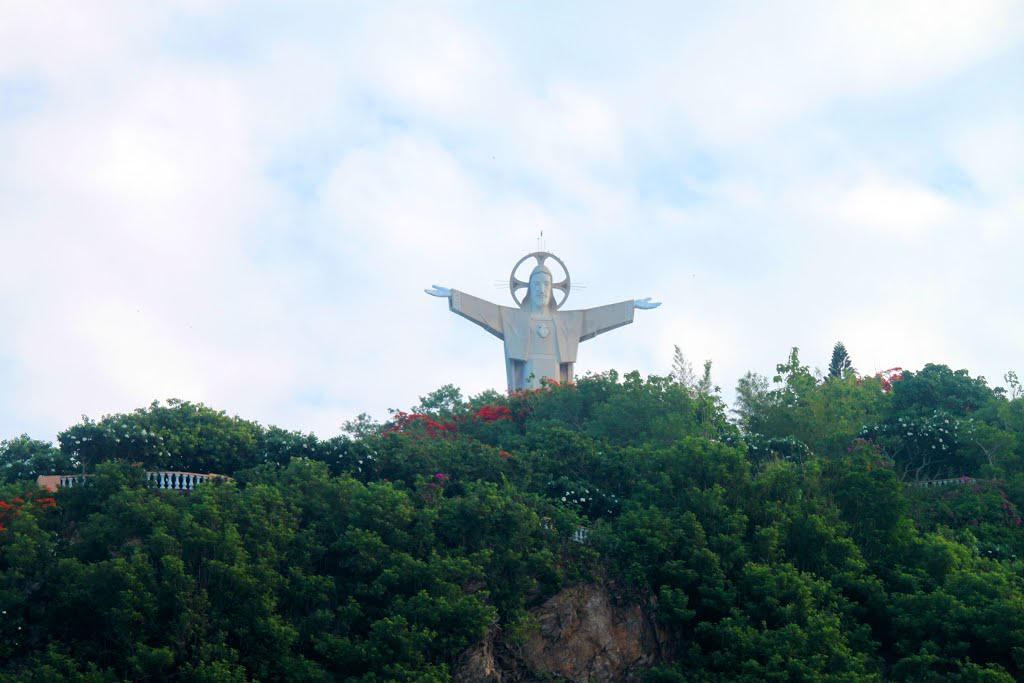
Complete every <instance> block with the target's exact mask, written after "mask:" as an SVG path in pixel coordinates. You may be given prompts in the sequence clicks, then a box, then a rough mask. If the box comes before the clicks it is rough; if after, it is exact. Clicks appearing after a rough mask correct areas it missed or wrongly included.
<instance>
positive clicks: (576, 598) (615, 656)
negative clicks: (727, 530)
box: [454, 584, 668, 683]
mask: <svg viewBox="0 0 1024 683" xmlns="http://www.w3.org/2000/svg"><path fill="white" fill-rule="evenodd" d="M650 612H651V610H650V609H649V608H648V607H645V606H641V605H639V604H637V603H635V602H629V601H627V600H624V599H623V598H622V597H621V596H620V595H618V594H617V593H616V592H615V591H614V589H612V588H610V587H609V586H607V585H605V584H584V585H580V586H574V587H572V588H567V589H565V590H563V591H562V592H560V593H558V594H557V595H555V596H554V597H552V598H551V599H549V600H548V601H547V602H545V603H544V604H543V605H541V606H540V607H538V608H536V609H534V610H531V612H530V615H531V616H532V617H533V618H534V619H535V620H536V622H537V624H538V625H539V626H538V627H537V628H535V629H531V631H530V633H529V634H528V636H527V639H526V641H525V642H522V643H521V644H520V645H518V646H516V645H514V644H511V643H507V642H504V640H503V639H502V637H501V635H500V634H499V633H497V631H495V632H494V633H492V634H491V635H490V636H488V637H487V638H485V639H484V640H483V641H481V642H480V643H477V644H476V645H474V646H473V647H471V648H470V649H469V650H467V651H466V652H465V653H464V654H463V657H462V661H461V663H460V665H459V667H458V668H457V670H456V671H455V675H454V680H455V681H459V682H462V683H469V682H470V681H473V682H480V683H513V682H516V683H518V682H520V681H522V682H527V681H552V680H566V681H579V682H580V683H589V682H591V681H593V682H595V683H599V682H604V681H628V680H631V679H632V678H633V677H634V676H635V674H637V673H638V672H639V671H641V670H643V669H645V668H647V667H650V666H652V665H654V664H656V663H658V662H659V661H662V660H663V659H665V658H666V657H667V656H668V652H667V647H668V634H667V633H666V632H665V631H664V629H662V628H661V627H659V626H658V625H657V624H656V623H655V621H654V619H653V616H652V614H651V613H650Z"/></svg>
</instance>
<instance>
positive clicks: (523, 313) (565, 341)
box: [448, 289, 634, 391]
mask: <svg viewBox="0 0 1024 683" xmlns="http://www.w3.org/2000/svg"><path fill="white" fill-rule="evenodd" d="M448 307H449V308H450V309H451V310H452V312H454V313H458V314H459V315H461V316H462V317H463V318H466V319H467V320H471V321H472V322H474V323H476V324H477V325H479V326H480V327H482V328H484V329H485V330H487V331H488V332H490V333H491V334H493V335H494V336H495V337H497V338H498V339H501V340H502V341H503V342H505V371H506V375H507V379H508V389H509V391H519V390H520V389H525V388H527V387H538V386H540V380H541V377H542V376H543V377H547V378H548V379H553V380H556V381H558V382H571V381H572V380H573V376H574V375H573V366H574V364H575V363H576V353H577V350H578V349H579V345H580V342H585V341H587V340H588V339H593V338H594V337H596V336H597V335H599V334H604V333H605V332H608V331H610V330H614V329H615V328H617V327H622V326H623V325H628V324H630V323H631V322H633V310H634V306H633V301H632V299H631V300H629V301H622V302H619V303H616V304H608V305H607V306H597V307H596V308H587V309H583V310H578V311H557V310H555V311H552V312H551V314H550V317H549V318H544V317H541V316H538V315H537V314H535V313H532V312H531V311H530V310H529V309H523V308H511V307H509V306H499V305H498V304H492V303H491V302H490V301H485V300H483V299H479V298H477V297H475V296H472V295H470V294H466V293H465V292H460V291H458V290H456V289H453V290H452V293H451V296H450V297H448ZM542 322H543V323H547V322H550V323H552V324H551V325H550V326H549V327H550V328H552V329H551V331H550V333H551V334H554V340H555V345H554V356H555V358H554V367H555V368H557V369H558V370H557V372H558V376H554V377H553V376H551V374H553V373H554V370H550V371H548V372H544V373H543V374H542V375H541V376H538V374H537V373H536V372H535V373H534V376H533V379H532V381H530V373H529V372H527V370H528V369H529V368H530V367H533V366H534V365H536V367H538V368H539V367H549V364H548V363H547V362H546V361H547V358H548V355H549V354H548V353H547V352H545V353H543V354H542V355H543V358H540V357H538V354H537V350H539V349H537V347H539V346H545V347H547V349H548V350H550V345H549V344H547V343H544V344H541V342H540V341H539V339H537V338H536V335H537V327H538V325H539V324H540V323H542ZM545 341H546V340H545ZM531 349H533V350H534V353H533V354H532V355H531ZM531 361H532V362H531Z"/></svg>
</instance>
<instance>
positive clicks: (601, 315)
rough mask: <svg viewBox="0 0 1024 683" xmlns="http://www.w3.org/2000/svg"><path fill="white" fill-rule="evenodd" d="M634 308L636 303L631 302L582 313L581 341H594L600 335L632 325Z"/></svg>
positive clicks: (621, 302) (622, 302)
mask: <svg viewBox="0 0 1024 683" xmlns="http://www.w3.org/2000/svg"><path fill="white" fill-rule="evenodd" d="M634 308H636V303H635V302H634V301H632V300H630V301H620V302H619V303H617V304H608V305H607V306H597V307H596V308H588V309H586V310H583V311H580V312H581V313H582V314H583V327H582V329H581V330H580V341H587V340H588V339H593V338H594V337H596V336H597V335H599V334H604V333H605V332H610V331H612V330H614V329H615V328H617V327H622V326H623V325H628V324H630V323H631V322H633V309H634Z"/></svg>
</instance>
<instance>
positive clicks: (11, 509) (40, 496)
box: [0, 490, 57, 533]
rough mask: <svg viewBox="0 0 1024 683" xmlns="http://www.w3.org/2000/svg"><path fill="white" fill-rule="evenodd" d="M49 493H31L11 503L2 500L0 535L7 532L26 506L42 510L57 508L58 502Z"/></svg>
mask: <svg viewBox="0 0 1024 683" xmlns="http://www.w3.org/2000/svg"><path fill="white" fill-rule="evenodd" d="M48 493H49V492H48V491H44V490H40V491H29V492H27V493H25V494H23V495H21V496H17V497H15V498H12V499H11V502H9V503H8V502H7V501H5V500H0V533H3V532H5V531H6V530H7V525H8V524H9V523H10V521H11V520H12V519H14V518H15V517H17V516H18V515H19V514H21V511H22V509H24V508H25V507H26V506H35V507H38V508H39V509H41V510H53V509H56V507H57V501H56V500H55V499H54V498H53V497H51V496H49V495H47V494H48Z"/></svg>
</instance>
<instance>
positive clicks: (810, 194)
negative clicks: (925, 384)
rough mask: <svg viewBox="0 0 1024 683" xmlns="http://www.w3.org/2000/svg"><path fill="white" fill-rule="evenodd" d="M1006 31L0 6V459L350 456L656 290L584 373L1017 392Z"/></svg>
mask: <svg viewBox="0 0 1024 683" xmlns="http://www.w3.org/2000/svg"><path fill="white" fill-rule="evenodd" d="M1021 64H1024V5H1022V4H1021V3H1019V2H983V1H978V0H974V1H971V2H943V3H932V2H916V1H915V2H832V3H810V2H771V3H749V2H748V3H739V2H737V3H697V2H672V3H657V2H641V3H632V4H630V5H629V7H628V8H627V7H626V6H625V5H623V4H622V3H557V4H556V5H555V6H552V5H551V3H538V2H517V3H475V2H472V3H471V2H466V3H432V4H429V5H428V4H426V3H397V2H396V3H369V2H366V3H327V2H324V3H302V4H301V5H297V4H296V3H258V2H246V3H241V2H219V1H216V0H211V1H208V2H207V1H199V0H196V1H191V2H177V3H160V2H153V3H145V4H126V3H122V2H90V3H88V4H85V3H73V2H68V3H64V4H61V3H38V2H28V1H26V2H8V3H4V4H3V5H0V256H2V261H0V263H2V266H0V288H2V289H0V291H3V293H4V296H3V297H2V298H0V320H2V321H3V327H2V334H0V439H4V438H10V437H13V436H16V435H18V434H20V433H22V432H27V433H29V434H30V435H32V436H34V437H36V438H44V439H51V438H53V436H54V434H55V433H56V432H57V431H59V430H60V429H63V428H65V427H67V426H70V425H71V424H74V423H75V422H76V421H77V420H78V419H79V417H80V415H82V414H87V415H89V416H91V417H94V418H98V417H100V416H102V415H104V414H108V413H113V412H122V411H129V410H132V409H134V408H138V407H142V406H145V405H148V404H149V403H150V402H151V401H153V400H155V399H166V398H170V397H177V398H183V399H188V400H192V401H201V402H203V403H206V404H207V405H210V406H213V407H215V408H218V409H223V410H226V411H228V412H229V413H232V414H239V415H241V416H243V417H247V418H250V419H255V420H259V421H260V422H263V423H265V424H276V425H279V426H282V427H286V428H291V429H298V430H302V431H313V432H315V433H317V434H318V435H321V436H324V437H326V436H331V435H334V434H337V433H338V432H339V429H340V425H341V424H342V423H343V422H344V421H345V420H348V419H351V418H353V417H355V416H356V415H357V414H358V413H361V412H368V413H370V414H371V415H374V416H376V417H378V418H380V417H384V416H385V415H386V411H387V409H388V408H408V407H410V406H411V405H414V404H415V403H416V402H417V400H418V397H419V396H422V395H424V394H426V393H427V392H429V391H432V390H434V389H436V388H438V387H439V386H441V385H443V384H446V383H449V382H451V383H454V384H456V385H458V386H460V387H461V388H462V389H463V391H464V392H465V393H467V394H473V393H477V392H479V391H482V390H484V389H487V388H491V387H496V388H502V387H503V384H504V366H503V360H502V352H501V344H500V342H498V341H497V340H495V339H494V338H492V337H490V336H489V335H487V334H485V333H483V332H482V331H481V330H479V329H478V328H476V327H474V326H472V325H470V324H469V323H467V322H466V321H464V320H462V319H460V318H458V317H457V316H454V315H452V314H451V313H449V312H448V311H447V310H446V306H445V305H444V302H443V301H440V300H438V299H433V298H430V297H428V296H426V295H425V294H423V288H424V287H427V286H430V285H431V284H434V283H437V284H439V285H444V286H450V287H457V288H459V289H462V290H465V291H468V292H471V293H475V294H478V295H481V296H486V297H488V298H490V299H492V300H494V301H497V302H502V303H504V302H505V300H506V299H507V298H508V294H507V289H502V288H501V287H496V286H495V283H496V282H500V281H502V280H506V279H507V277H508V272H509V270H510V268H511V267H512V265H513V264H514V263H515V262H516V261H517V260H518V259H519V258H520V257H521V256H522V255H523V254H525V253H527V252H528V251H532V250H533V249H534V248H535V245H536V238H537V235H538V232H539V231H540V230H541V229H543V230H544V235H545V239H546V243H547V245H548V247H549V248H550V249H551V250H552V251H554V252H556V253H557V254H558V255H559V256H561V257H562V258H563V259H564V260H565V262H566V264H567V265H568V267H569V269H570V271H571V274H572V277H573V279H574V281H576V282H581V283H585V284H586V285H587V286H586V288H585V289H580V290H577V291H574V292H573V294H572V298H571V299H570V302H569V303H568V304H567V307H570V308H572V307H588V306H594V305H600V304H604V303H610V302H613V301H621V300H624V299H629V298H639V297H644V296H652V297H654V298H655V299H656V300H660V301H662V302H663V304H664V305H663V306H662V307H661V308H659V309H657V310H655V311H640V312H638V314H637V318H636V322H635V323H634V324H633V325H632V326H629V327H626V328H623V329H620V330H617V331H615V332H614V333H611V334H608V335H606V336H603V337H600V338H598V339H595V340H592V341H589V342H587V343H586V344H585V345H584V346H583V347H582V348H581V351H580V360H579V363H578V364H577V371H578V373H579V374H583V373H586V372H587V371H594V372H597V371H603V370H606V369H610V368H616V369H619V370H620V371H629V370H633V369H636V370H640V371H641V372H642V373H644V374H651V373H665V372H667V371H668V369H669V366H670V362H671V357H672V347H673V345H674V344H678V345H679V346H680V347H681V348H682V349H683V351H684V352H685V353H686V355H687V356H688V357H689V358H690V359H691V361H692V362H693V364H694V365H695V366H699V365H700V363H702V362H703V360H704V359H706V358H710V359H712V360H713V362H714V379H715V381H716V383H717V384H719V385H721V386H722V387H723V390H724V393H725V395H726V396H727V397H731V391H732V388H733V387H734V386H735V384H736V381H737V379H738V378H739V377H740V376H742V374H743V373H744V372H746V371H747V370H754V371H757V372H761V373H763V374H768V375H770V374H772V371H773V368H774V366H775V364H776V363H779V362H782V361H783V360H784V359H785V358H786V356H787V353H788V350H789V348H790V347H792V346H798V347H800V349H801V357H802V358H803V359H804V361H805V362H807V363H809V364H810V365H811V366H812V367H820V368H824V367H825V366H826V365H827V363H828V359H829V354H830V351H831V348H832V345H833V344H834V343H835V342H836V341H837V340H842V341H843V342H844V343H845V344H846V346H847V347H848V349H849V351H850V353H851V356H852V358H853V361H854V364H855V365H856V366H857V367H858V369H859V370H861V371H862V372H868V373H870V372H875V371H877V370H882V369H885V368H889V367H892V366H902V367H904V368H907V369H917V368H919V367H921V366H922V365H923V364H924V363H926V362H936V363H946V364H948V365H951V366H953V367H955V368H961V367H964V368H967V369H969V370H970V371H971V372H972V373H973V374H975V375H979V374H980V375H984V376H986V377H987V378H988V379H989V381H990V383H992V384H995V385H998V384H1001V383H1002V377H1003V374H1004V373H1005V372H1006V371H1007V370H1016V371H1018V372H1024V354H1022V349H1024V316H1022V315H1021V307H1022V304H1021V302H1022V301H1024V275H1022V269H1021V268H1020V266H1019V263H1020V261H1021V255H1022V254H1024V236H1022V231H1021V227H1022V225H1024V154H1022V153H1021V152H1022V151H1024V69H1021Z"/></svg>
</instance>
